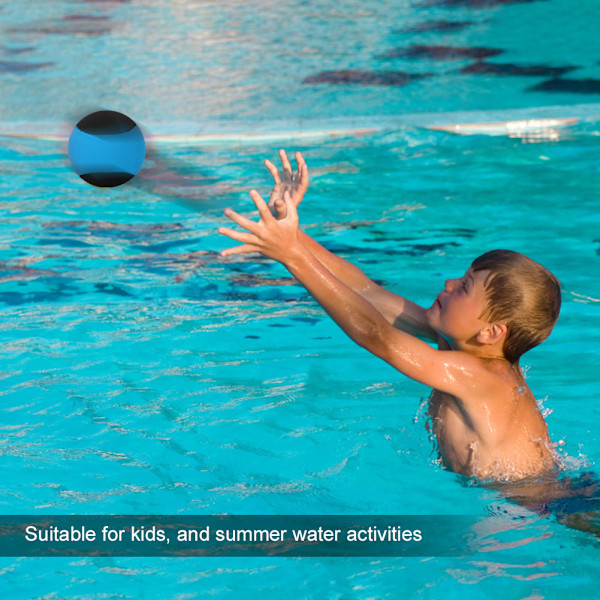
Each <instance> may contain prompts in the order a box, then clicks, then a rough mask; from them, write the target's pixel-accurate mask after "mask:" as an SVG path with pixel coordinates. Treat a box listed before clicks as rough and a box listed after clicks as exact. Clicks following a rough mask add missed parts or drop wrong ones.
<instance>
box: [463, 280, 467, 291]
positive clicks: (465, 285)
mask: <svg viewBox="0 0 600 600" xmlns="http://www.w3.org/2000/svg"><path fill="white" fill-rule="evenodd" d="M463 289H464V290H465V292H466V291H467V282H466V281H464V282H463Z"/></svg>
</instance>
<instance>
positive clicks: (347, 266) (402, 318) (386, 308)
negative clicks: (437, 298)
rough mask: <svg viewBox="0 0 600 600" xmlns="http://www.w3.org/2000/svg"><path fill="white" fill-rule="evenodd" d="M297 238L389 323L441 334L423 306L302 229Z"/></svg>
mask: <svg viewBox="0 0 600 600" xmlns="http://www.w3.org/2000/svg"><path fill="white" fill-rule="evenodd" d="M298 238H299V240H300V242H301V243H302V244H303V245H304V246H305V247H306V248H307V250H308V251H309V252H310V253H311V254H312V255H313V256H314V257H315V258H316V259H317V260H318V261H319V262H321V263H322V264H323V266H325V267H326V268H327V269H329V271H331V272H332V273H333V274H334V275H335V276H336V277H337V278H338V279H340V280H341V281H342V282H343V283H345V284H346V285H347V286H348V287H350V288H351V289H352V290H354V291H355V292H356V293H358V294H360V295H361V296H362V297H363V298H364V299H365V300H367V301H368V302H370V303H371V304H372V305H373V306H374V307H375V308H376V309H377V310H378V311H379V312H380V313H381V314H382V316H383V317H384V318H385V320H386V321H387V322H388V323H390V324H391V325H393V326H394V327H396V328H397V329H401V330H402V331H406V332H407V333H410V334H411V335H415V336H417V337H424V338H427V339H429V340H433V341H437V339H438V334H437V332H436V331H434V330H433V329H432V328H431V327H429V325H428V324H427V320H426V317H425V309H424V308H423V307H422V306H419V305H418V304H415V303H414V302H411V301H410V300H408V299H406V298H404V297H402V296H399V295H398V294H394V293H393V292H390V291H389V290H386V289H385V288H384V287H382V286H380V285H378V284H377V283H375V282H374V281H373V280H372V279H370V278H369V277H368V276H367V275H366V274H365V273H363V271H361V270H360V269H359V268H358V267H357V266H355V265H353V264H352V263H351V262H349V261H347V260H344V259H343V258H340V257H339V256H336V255H335V254H333V253H332V252H329V250H327V249H326V248H324V247H323V246H322V245H321V244H319V242H317V241H316V240H314V239H313V238H311V237H310V236H309V235H307V234H306V233H305V232H304V231H302V230H301V229H300V230H299V235H298Z"/></svg>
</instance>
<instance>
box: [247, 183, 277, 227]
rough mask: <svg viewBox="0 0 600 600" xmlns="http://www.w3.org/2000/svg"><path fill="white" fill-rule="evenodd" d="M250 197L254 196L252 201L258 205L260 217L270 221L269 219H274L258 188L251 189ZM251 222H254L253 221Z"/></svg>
mask: <svg viewBox="0 0 600 600" xmlns="http://www.w3.org/2000/svg"><path fill="white" fill-rule="evenodd" d="M250 198H252V201H253V202H254V204H255V205H256V208H257V209H258V214H259V215H260V218H261V219H262V220H263V221H266V222H268V221H269V220H272V219H273V218H274V217H273V215H272V214H271V211H270V210H269V207H268V206H267V204H266V202H265V201H264V200H263V199H262V196H261V195H260V194H259V193H258V192H257V191H256V190H250ZM250 222H251V223H252V221H250Z"/></svg>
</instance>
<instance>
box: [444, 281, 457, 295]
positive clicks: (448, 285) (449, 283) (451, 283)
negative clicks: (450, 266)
mask: <svg viewBox="0 0 600 600" xmlns="http://www.w3.org/2000/svg"><path fill="white" fill-rule="evenodd" d="M455 284H456V279H446V283H445V284H444V287H445V289H446V291H447V292H451V291H452V290H453V288H454V285H455Z"/></svg>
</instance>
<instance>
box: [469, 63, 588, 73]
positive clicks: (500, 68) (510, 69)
mask: <svg viewBox="0 0 600 600" xmlns="http://www.w3.org/2000/svg"><path fill="white" fill-rule="evenodd" d="M578 68H579V67H572V66H570V67H549V66H548V65H529V66H525V65H516V64H514V63H486V62H483V61H479V62H476V63H473V64H472V65H469V66H467V67H463V68H462V69H460V71H459V72H460V73H465V74H469V75H498V76H501V77H502V76H505V77H508V76H512V77H560V76H561V75H564V74H565V73H569V72H570V71H574V70H575V69H578Z"/></svg>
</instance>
